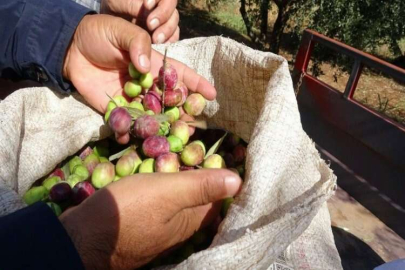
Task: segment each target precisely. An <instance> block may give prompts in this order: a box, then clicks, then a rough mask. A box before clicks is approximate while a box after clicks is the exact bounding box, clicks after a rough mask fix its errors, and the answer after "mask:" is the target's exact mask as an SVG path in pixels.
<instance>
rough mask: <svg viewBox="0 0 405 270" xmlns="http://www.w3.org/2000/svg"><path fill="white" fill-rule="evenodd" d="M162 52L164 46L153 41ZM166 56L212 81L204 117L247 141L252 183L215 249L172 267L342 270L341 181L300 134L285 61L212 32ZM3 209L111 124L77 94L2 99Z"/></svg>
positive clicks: (44, 92) (42, 91)
mask: <svg viewBox="0 0 405 270" xmlns="http://www.w3.org/2000/svg"><path fill="white" fill-rule="evenodd" d="M155 48H156V49H157V50H159V51H163V49H164V45H160V46H156V47H155ZM168 55H169V57H172V58H176V59H177V60H179V61H181V62H183V63H185V64H187V65H188V66H190V67H192V68H194V69H195V70H196V71H197V72H198V73H199V74H201V75H203V76H204V77H205V78H207V79H208V80H209V81H210V82H211V83H213V84H214V85H215V87H216V89H217V91H218V97H217V100H216V101H214V102H210V103H209V104H208V106H207V108H206V110H205V114H204V115H205V117H206V119H207V120H208V123H209V124H210V125H211V126H217V127H222V128H225V129H227V130H229V131H231V132H234V133H236V134H237V135H239V136H241V137H242V138H243V139H244V140H246V141H248V142H249V147H248V155H247V162H246V179H245V183H244V186H243V190H242V192H241V194H240V196H239V197H238V198H237V199H236V200H235V203H234V204H232V206H231V208H230V209H229V214H228V216H227V217H226V219H225V220H224V222H223V223H222V225H221V227H220V230H219V233H218V234H217V236H216V237H215V239H214V241H213V243H212V245H211V247H210V248H209V249H207V250H205V251H202V252H199V253H196V254H193V255H192V256H191V257H190V258H189V259H188V260H187V261H185V262H183V263H181V264H180V265H177V266H175V269H322V270H325V269H341V264H340V258H339V255H338V253H337V251H336V247H335V244H334V240H333V236H332V233H331V228H330V225H331V224H330V217H329V213H328V210H327V208H326V203H325V202H326V200H327V199H328V198H329V197H330V196H331V194H332V193H333V189H334V187H335V185H336V177H335V176H334V174H333V173H332V171H331V170H330V169H329V167H328V166H327V165H326V164H325V162H324V161H323V160H321V159H320V157H319V154H318V152H317V151H316V149H315V147H314V144H313V143H312V141H311V140H310V139H309V138H308V136H307V135H306V134H305V133H304V131H303V129H302V126H301V123H300V115H299V112H298V107H297V103H296V99H295V96H294V91H293V87H292V81H291V77H290V73H289V70H288V65H287V62H286V60H285V59H284V58H282V57H280V56H277V55H274V54H271V53H264V52H259V51H255V50H253V49H250V48H248V47H246V46H244V45H241V44H238V43H236V42H234V41H232V40H229V39H226V38H221V37H211V38H196V39H191V40H184V41H181V42H179V43H177V44H173V45H171V47H170V49H169V52H168ZM0 123H1V126H0V162H1V164H2V166H1V167H0V181H1V182H0V206H1V207H0V214H1V215H5V214H7V213H10V212H12V211H15V210H16V209H18V208H20V207H23V203H22V202H21V200H20V198H19V196H18V194H20V195H21V194H23V193H24V192H25V191H26V190H27V189H28V188H29V186H30V185H31V184H32V183H33V182H34V181H35V180H36V179H38V178H40V177H42V176H43V175H45V174H48V173H49V172H50V171H51V170H52V169H53V168H54V167H55V165H56V164H57V163H59V162H60V161H62V160H63V159H65V158H66V157H67V156H68V155H71V154H74V153H75V152H76V151H78V150H79V148H81V147H82V146H83V145H85V144H86V143H87V142H89V141H91V140H97V139H100V138H103V137H105V136H107V135H108V134H109V130H108V129H106V128H105V127H104V126H103V119H102V116H100V115H99V114H97V113H96V112H95V111H93V110H92V109H90V108H89V107H88V106H86V105H85V104H84V103H83V101H82V100H81V98H80V97H79V96H77V95H75V94H73V95H71V96H67V97H63V96H61V95H59V94H57V93H53V92H51V91H50V90H48V89H46V88H31V89H23V90H20V91H17V92H15V93H14V94H12V95H11V96H9V97H8V98H6V99H5V100H4V101H2V102H1V104H0Z"/></svg>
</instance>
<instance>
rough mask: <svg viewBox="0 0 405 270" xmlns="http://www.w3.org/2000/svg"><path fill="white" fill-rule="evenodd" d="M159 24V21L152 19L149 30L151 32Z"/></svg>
mask: <svg viewBox="0 0 405 270" xmlns="http://www.w3.org/2000/svg"><path fill="white" fill-rule="evenodd" d="M159 24H160V21H159V19H157V18H154V19H153V20H151V21H150V27H151V28H152V29H150V30H151V31H153V30H155V29H156V28H157V27H158V26H159Z"/></svg>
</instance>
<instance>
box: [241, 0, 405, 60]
mask: <svg viewBox="0 0 405 270" xmlns="http://www.w3.org/2000/svg"><path fill="white" fill-rule="evenodd" d="M273 6H275V7H277V19H276V21H275V22H274V24H273V25H272V27H271V31H269V29H268V12H269V11H270V10H271V9H272V7H273ZM240 13H241V15H242V18H243V21H244V23H245V26H246V30H247V33H248V35H249V37H250V38H251V39H252V40H253V41H254V42H255V43H257V44H258V45H259V46H260V47H261V48H266V47H267V48H269V49H270V50H271V51H272V52H274V53H278V52H279V49H280V42H281V38H282V34H283V33H284V30H285V29H286V28H287V27H290V28H291V32H292V33H293V34H294V33H295V34H300V33H301V32H302V30H303V28H305V27H307V26H308V27H309V28H312V29H314V30H317V31H318V32H320V33H322V34H324V35H327V36H329V37H332V38H336V39H339V40H341V41H342V42H344V43H346V44H349V45H351V46H353V47H356V48H359V49H361V50H365V51H368V52H371V53H375V52H376V49H377V48H379V47H380V46H381V45H388V46H389V49H390V50H391V52H392V53H393V54H394V55H397V56H398V55H400V54H401V50H400V47H399V41H400V40H401V39H402V38H404V37H405V23H404V22H405V20H404V18H405V1H404V0H390V1H375V0H357V1H353V0H334V1H330V0H240ZM269 32H270V33H269Z"/></svg>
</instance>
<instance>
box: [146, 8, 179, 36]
mask: <svg viewBox="0 0 405 270" xmlns="http://www.w3.org/2000/svg"><path fill="white" fill-rule="evenodd" d="M176 6H177V0H160V1H158V3H157V7H156V8H155V9H154V10H153V11H152V12H151V13H150V14H149V15H148V18H147V26H148V29H149V30H150V31H153V30H155V29H157V28H158V27H159V26H161V25H163V24H165V23H166V22H168V21H169V18H171V16H172V14H174V13H175V11H177V10H176ZM177 16H178V14H177ZM174 31H175V29H173V32H174ZM167 37H169V36H167Z"/></svg>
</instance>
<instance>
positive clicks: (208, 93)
mask: <svg viewBox="0 0 405 270" xmlns="http://www.w3.org/2000/svg"><path fill="white" fill-rule="evenodd" d="M162 60H163V56H162V55H161V54H160V53H158V52H157V51H155V50H152V56H151V61H152V63H153V67H152V68H154V72H152V73H153V74H157V73H158V70H159V68H160V67H161V66H162ZM168 61H169V63H170V64H172V65H173V66H174V67H175V68H176V71H177V75H178V79H179V80H180V81H182V82H184V83H185V84H186V86H187V88H188V89H189V90H190V91H192V92H198V93H200V94H201V95H203V96H204V97H205V98H206V99H208V100H214V99H215V97H216V95H217V91H216V90H215V88H214V86H212V85H211V84H210V83H209V82H208V81H207V80H206V79H205V78H203V77H201V76H200V75H198V74H197V73H196V72H195V71H194V70H192V69H191V68H189V67H187V66H186V65H185V64H183V63H181V62H179V61H176V60H174V59H168Z"/></svg>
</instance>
